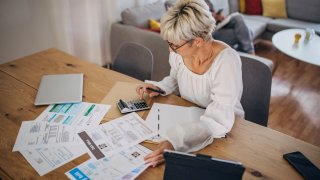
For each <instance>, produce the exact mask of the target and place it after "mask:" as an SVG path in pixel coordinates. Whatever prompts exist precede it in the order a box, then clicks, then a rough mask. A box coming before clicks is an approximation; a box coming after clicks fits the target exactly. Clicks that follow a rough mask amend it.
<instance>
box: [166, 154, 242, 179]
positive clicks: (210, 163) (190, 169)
mask: <svg viewBox="0 0 320 180" xmlns="http://www.w3.org/2000/svg"><path fill="white" fill-rule="evenodd" d="M163 155H164V158H165V162H166V167H165V171H164V179H165V180H171V179H172V180H173V179H185V180H196V179H197V180H198V179H242V175H243V173H244V170H245V168H244V167H243V166H242V163H240V162H236V161H229V160H223V159H218V158H212V157H211V156H207V155H201V154H197V155H194V154H187V153H181V152H176V151H171V150H165V151H164V154H163Z"/></svg>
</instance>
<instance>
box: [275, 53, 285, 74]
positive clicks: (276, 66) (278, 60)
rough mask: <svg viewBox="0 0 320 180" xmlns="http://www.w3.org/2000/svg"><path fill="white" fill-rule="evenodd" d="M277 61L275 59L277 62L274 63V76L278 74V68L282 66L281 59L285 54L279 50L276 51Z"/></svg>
mask: <svg viewBox="0 0 320 180" xmlns="http://www.w3.org/2000/svg"><path fill="white" fill-rule="evenodd" d="M275 53H276V56H275V57H276V59H275V62H274V67H273V69H272V76H273V75H274V73H275V72H276V70H277V68H278V66H279V65H280V63H281V59H282V58H284V54H283V53H282V52H280V51H279V50H276V52H275Z"/></svg>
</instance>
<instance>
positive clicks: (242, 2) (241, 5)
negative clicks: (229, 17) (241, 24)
mask: <svg viewBox="0 0 320 180" xmlns="http://www.w3.org/2000/svg"><path fill="white" fill-rule="evenodd" d="M239 11H240V12H241V13H245V12H246V1H245V0H239Z"/></svg>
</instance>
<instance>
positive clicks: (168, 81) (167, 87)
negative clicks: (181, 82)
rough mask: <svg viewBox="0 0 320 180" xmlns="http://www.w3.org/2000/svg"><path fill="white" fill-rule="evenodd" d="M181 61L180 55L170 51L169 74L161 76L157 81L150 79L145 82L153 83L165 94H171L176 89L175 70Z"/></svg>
mask: <svg viewBox="0 0 320 180" xmlns="http://www.w3.org/2000/svg"><path fill="white" fill-rule="evenodd" d="M181 63H182V58H181V56H180V55H178V54H176V53H174V52H170V55H169V64H170V66H171V69H170V75H169V76H166V77H164V78H163V80H161V81H159V82H157V81H150V80H146V81H145V83H150V84H153V85H155V86H157V87H159V88H160V89H162V90H164V91H165V92H166V93H165V94H164V96H165V95H168V94H171V93H173V92H175V91H178V83H177V71H178V69H179V67H180V65H181Z"/></svg>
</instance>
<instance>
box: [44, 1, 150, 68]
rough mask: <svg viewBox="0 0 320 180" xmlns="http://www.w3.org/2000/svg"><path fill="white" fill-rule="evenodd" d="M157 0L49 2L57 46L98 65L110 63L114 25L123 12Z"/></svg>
mask: <svg viewBox="0 0 320 180" xmlns="http://www.w3.org/2000/svg"><path fill="white" fill-rule="evenodd" d="M155 1H156V0H50V1H48V2H49V4H48V5H49V6H50V9H51V17H52V27H53V34H54V37H53V39H54V44H55V45H56V47H57V48H58V49H61V50H63V51H65V52H67V53H70V54H72V55H74V56H76V57H79V58H81V59H84V60H87V61H90V62H93V63H95V64H98V65H105V64H107V63H110V62H111V55H110V48H109V47H110V45H109V44H110V30H111V24H112V23H113V22H115V21H119V20H120V13H121V11H122V10H123V9H125V8H128V7H134V6H141V5H144V4H148V3H153V2H155Z"/></svg>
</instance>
